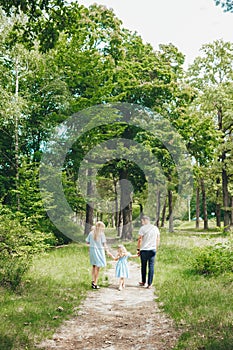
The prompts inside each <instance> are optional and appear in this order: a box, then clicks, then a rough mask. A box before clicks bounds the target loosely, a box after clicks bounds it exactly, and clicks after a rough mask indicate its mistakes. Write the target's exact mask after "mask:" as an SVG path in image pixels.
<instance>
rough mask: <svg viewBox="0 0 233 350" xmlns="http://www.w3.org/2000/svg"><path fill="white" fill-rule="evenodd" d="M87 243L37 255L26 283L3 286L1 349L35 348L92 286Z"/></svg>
mask: <svg viewBox="0 0 233 350" xmlns="http://www.w3.org/2000/svg"><path fill="white" fill-rule="evenodd" d="M90 271H91V270H90V264H89V257H88V252H87V247H86V246H85V245H84V244H81V245H77V244H72V245H69V246H67V247H65V248H59V249H53V250H52V251H51V252H49V253H47V254H44V255H42V256H40V257H39V258H35V259H34V263H33V266H32V268H31V270H30V271H29V273H28V274H27V276H25V279H24V282H23V285H22V286H21V287H20V289H19V290H18V291H17V293H13V292H10V291H6V290H4V289H0V302H1V309H0V317H1V323H0V349H1V350H10V349H17V350H21V349H23V350H26V349H34V346H33V344H35V343H37V342H39V341H40V340H41V339H43V338H46V337H49V336H51V335H52V334H53V333H54V331H55V329H56V328H57V327H58V326H59V325H60V324H61V323H62V321H63V320H64V319H67V318H68V317H69V316H70V315H71V314H75V313H76V312H77V310H78V308H79V305H80V302H81V301H82V299H83V298H84V297H85V295H86V292H87V290H89V289H90V280H91V274H90Z"/></svg>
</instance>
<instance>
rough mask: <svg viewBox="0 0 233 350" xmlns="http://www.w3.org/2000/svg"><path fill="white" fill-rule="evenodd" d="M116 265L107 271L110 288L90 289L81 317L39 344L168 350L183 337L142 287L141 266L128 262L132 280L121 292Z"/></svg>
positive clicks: (63, 349) (84, 349)
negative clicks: (180, 336) (139, 283)
mask: <svg viewBox="0 0 233 350" xmlns="http://www.w3.org/2000/svg"><path fill="white" fill-rule="evenodd" d="M115 264H116V263H115V262H111V265H112V267H111V268H110V269H109V270H107V271H106V275H107V276H108V278H109V283H110V285H109V287H107V288H101V289H99V290H91V291H90V292H89V293H88V295H87V298H86V299H85V300H84V301H83V303H82V304H81V306H80V308H79V312H78V315H77V316H76V317H74V318H72V319H70V320H68V321H66V322H65V323H64V324H63V325H62V327H60V329H59V330H58V331H57V333H56V334H54V336H53V339H50V340H46V341H44V342H43V343H41V344H40V346H39V347H40V349H45V350H52V349H57V350H58V349H59V350H78V349H80V350H90V349H92V350H93V349H95V350H102V349H108V350H124V349H127V350H128V349H134V350H139V349H140V350H146V349H148V350H169V349H172V348H173V347H174V345H175V344H176V342H177V339H178V337H179V335H180V333H181V332H180V331H178V330H176V329H175V327H174V325H173V322H172V321H171V320H170V319H169V318H168V317H167V316H166V315H164V314H163V313H162V312H161V310H160V309H159V306H158V303H156V295H155V290H154V289H153V288H152V289H147V288H144V287H139V286H138V282H139V281H140V267H139V265H138V264H137V263H135V262H133V259H131V260H130V261H129V269H130V278H129V279H128V280H127V283H126V288H125V289H124V290H122V291H118V288H117V287H118V279H116V278H115Z"/></svg>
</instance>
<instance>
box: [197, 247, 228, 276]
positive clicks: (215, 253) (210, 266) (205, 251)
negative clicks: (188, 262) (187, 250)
mask: <svg viewBox="0 0 233 350" xmlns="http://www.w3.org/2000/svg"><path fill="white" fill-rule="evenodd" d="M232 248H233V246H232V243H231V244H230V242H228V244H226V243H224V244H222V243H218V244H216V245H215V246H209V247H204V248H202V249H196V254H195V258H194V260H193V264H192V266H193V269H194V271H195V272H196V273H198V274H202V275H218V274H221V273H224V272H233V249H232Z"/></svg>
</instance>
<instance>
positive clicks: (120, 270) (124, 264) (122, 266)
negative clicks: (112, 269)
mask: <svg viewBox="0 0 233 350" xmlns="http://www.w3.org/2000/svg"><path fill="white" fill-rule="evenodd" d="M131 255H132V254H131V253H128V254H127V255H125V256H122V258H120V259H119V260H118V261H117V264H116V277H125V278H129V268H128V258H129V257H130V256H131Z"/></svg>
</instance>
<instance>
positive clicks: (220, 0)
mask: <svg viewBox="0 0 233 350" xmlns="http://www.w3.org/2000/svg"><path fill="white" fill-rule="evenodd" d="M214 1H215V4H216V5H217V6H219V5H220V6H221V7H222V8H223V10H224V12H233V2H232V0H214Z"/></svg>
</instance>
